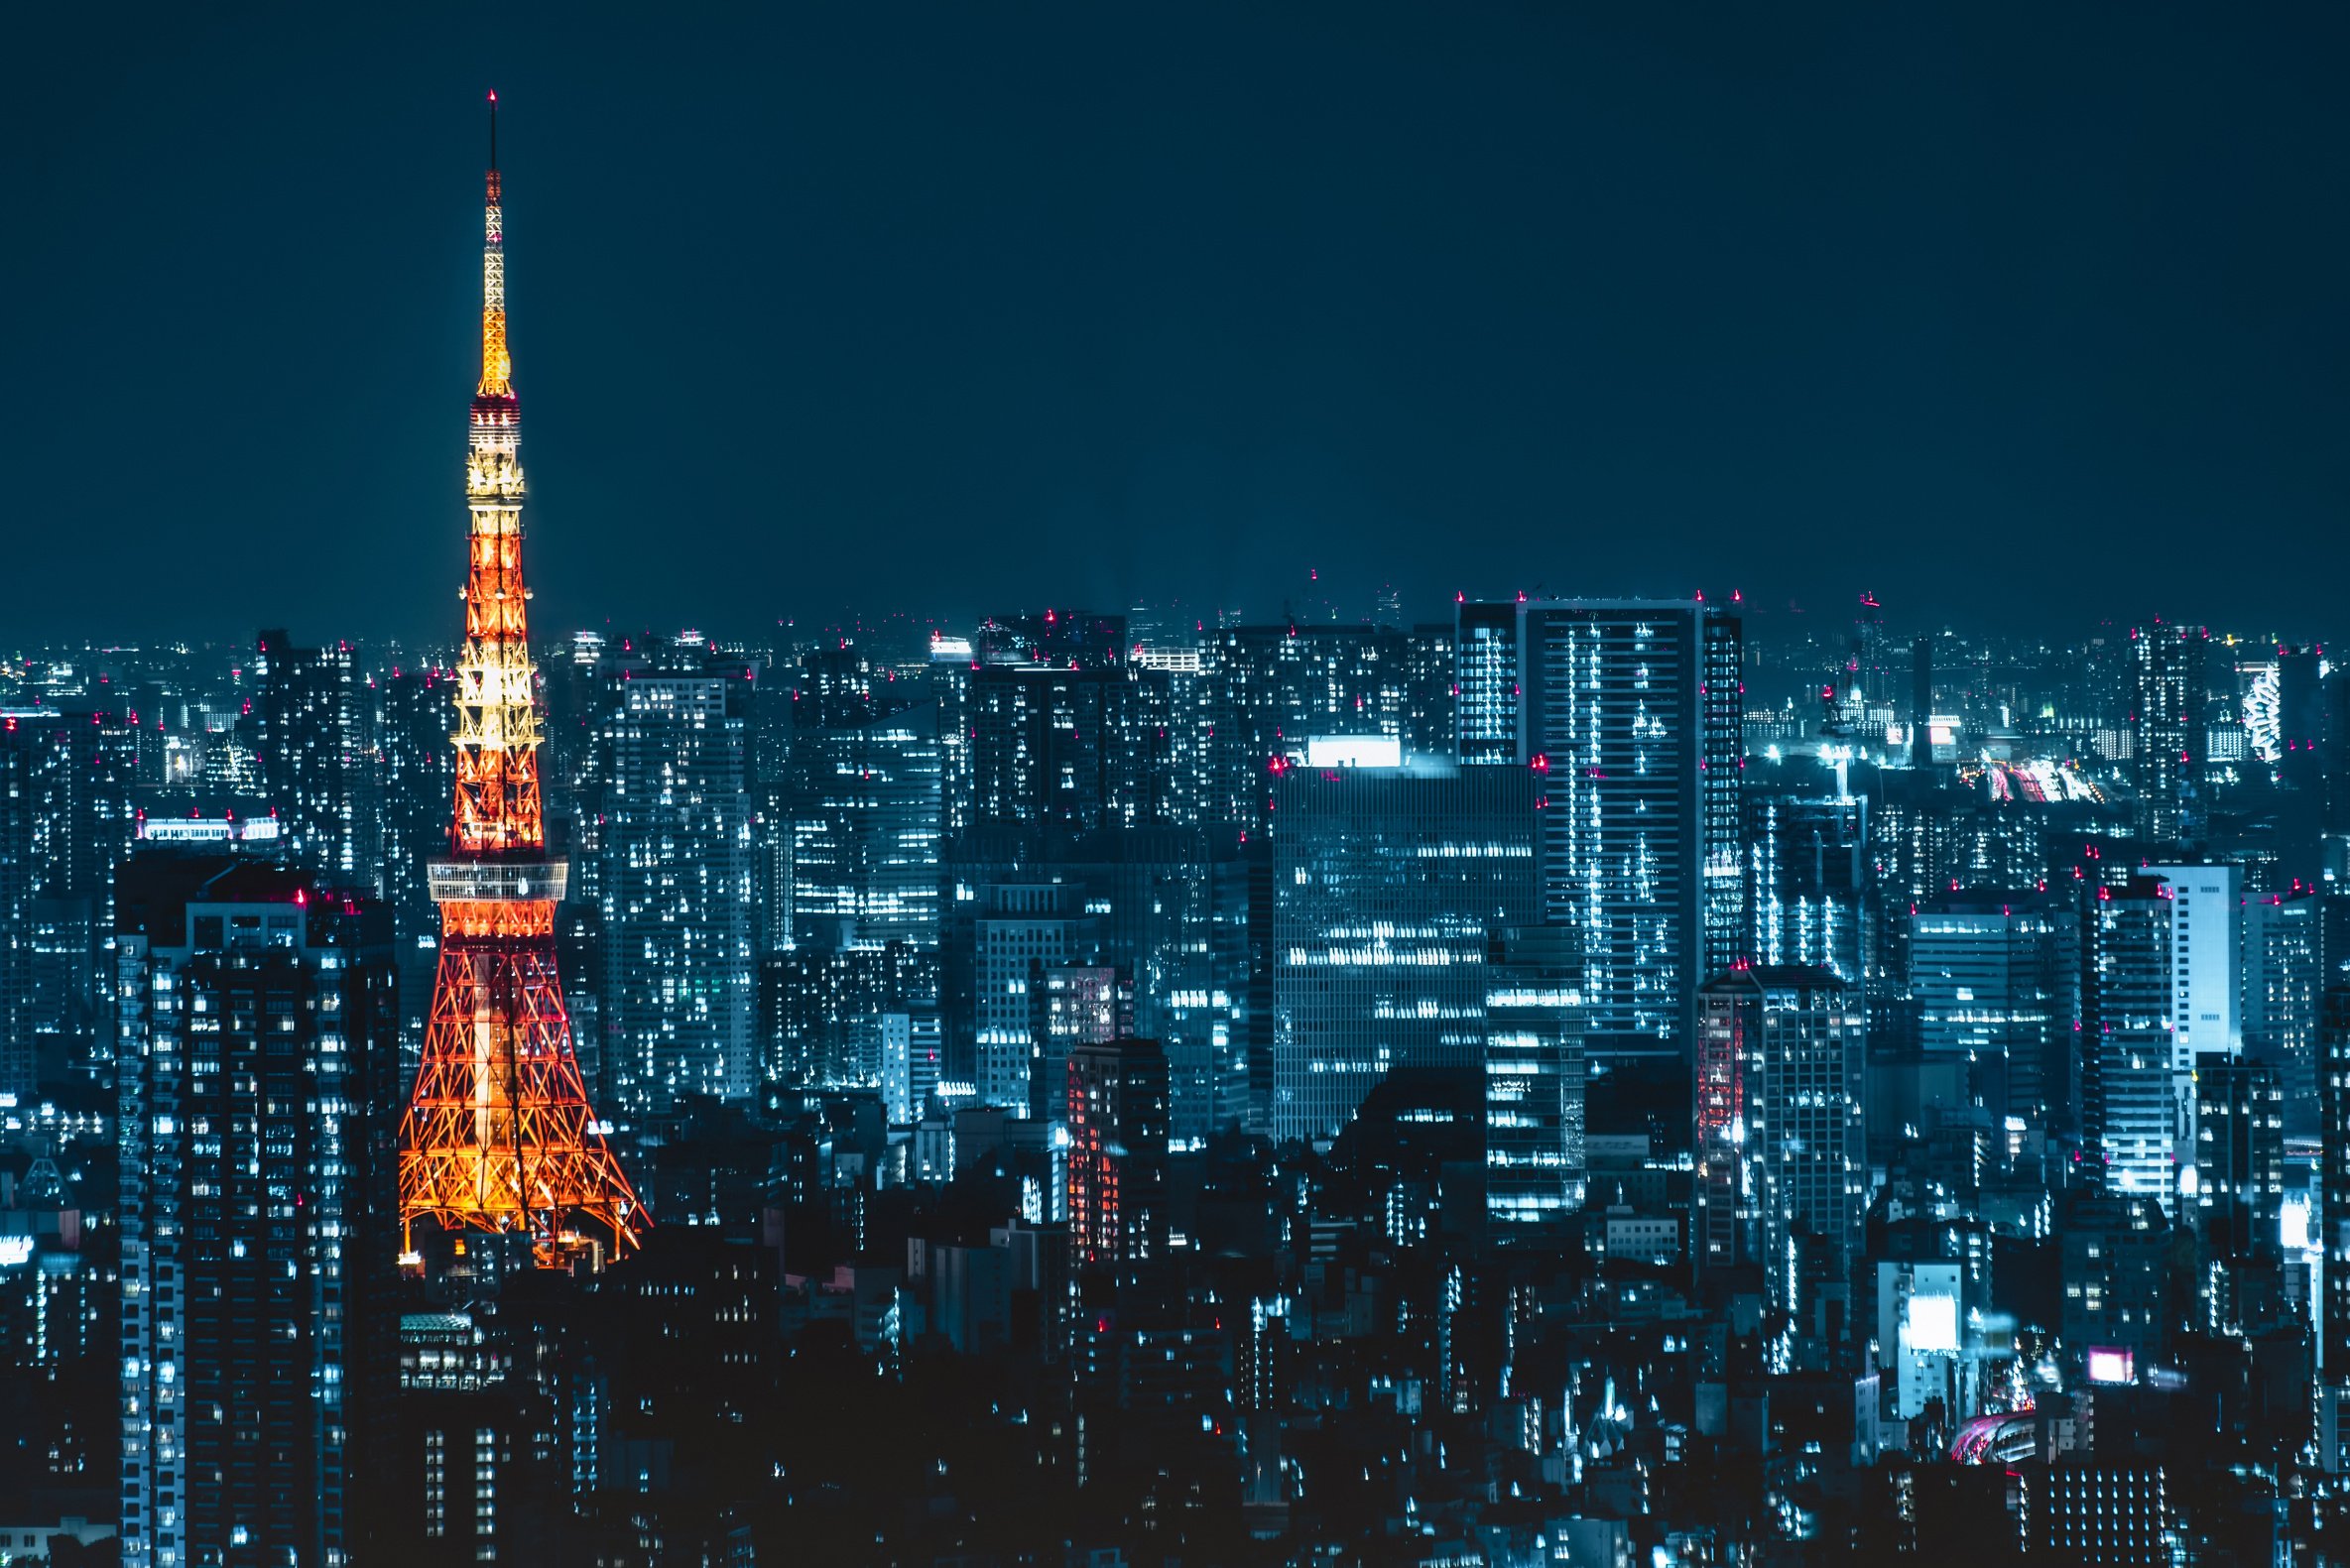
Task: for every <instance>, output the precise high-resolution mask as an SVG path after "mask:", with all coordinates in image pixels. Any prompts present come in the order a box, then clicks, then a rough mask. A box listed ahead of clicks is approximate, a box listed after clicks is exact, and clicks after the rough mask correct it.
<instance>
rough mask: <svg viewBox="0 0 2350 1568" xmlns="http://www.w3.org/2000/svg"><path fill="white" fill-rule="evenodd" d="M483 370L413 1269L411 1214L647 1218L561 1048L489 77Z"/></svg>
mask: <svg viewBox="0 0 2350 1568" xmlns="http://www.w3.org/2000/svg"><path fill="white" fill-rule="evenodd" d="M487 212H488V236H487V242H486V244H485V245H484V247H483V250H482V273H481V284H482V300H481V385H480V387H479V389H478V390H477V392H476V393H475V396H474V399H473V430H472V450H471V454H470V456H469V457H468V459H467V462H466V467H465V504H466V507H467V508H468V510H469V511H470V512H471V514H472V521H471V524H470V527H469V532H468V536H467V543H468V551H469V556H470V562H469V566H468V570H467V573H466V579H465V651H464V654H463V656H462V657H461V658H460V659H459V660H458V662H457V682H456V706H457V727H456V733H455V734H454V735H453V736H452V737H451V740H452V742H453V743H454V746H455V751H456V765H457V798H456V818H455V821H454V822H453V823H452V824H451V826H450V829H449V853H448V856H447V858H446V859H442V860H435V861H433V862H431V863H430V864H429V865H428V866H427V868H426V877H427V882H428V884H429V886H430V887H431V890H432V894H433V902H434V903H436V904H437V905H440V963H439V970H438V972H437V974H436V975H435V976H434V978H433V1011H432V1014H431V1016H430V1018H429V1019H428V1021H427V1024H426V1026H425V1050H424V1059H423V1062H422V1064H421V1065H420V1066H419V1067H418V1070H417V1080H416V1088H415V1090H414V1092H413V1093H412V1094H411V1095H410V1097H409V1102H408V1111H407V1114H406V1115H405V1116H404V1117H402V1118H401V1123H400V1225H401V1235H402V1237H403V1246H404V1247H405V1248H406V1252H405V1254H404V1256H403V1258H402V1263H403V1264H404V1265H406V1266H417V1267H421V1266H422V1259H421V1256H420V1255H419V1254H418V1253H417V1251H416V1247H415V1235H414V1232H415V1226H416V1223H417V1222H418V1221H419V1220H424V1219H436V1220H438V1221H439V1222H440V1224H441V1226H442V1227H443V1228H444V1229H448V1230H457V1229H463V1228H470V1229H475V1230H482V1231H490V1232H496V1233H500V1234H504V1235H510V1236H516V1237H523V1236H527V1237H528V1238H529V1239H530V1246H531V1253H532V1257H533V1260H534V1261H535V1262H536V1263H537V1264H538V1265H539V1266H542V1267H561V1266H567V1265H568V1264H570V1263H571V1262H572V1261H573V1260H574V1259H575V1258H577V1257H580V1256H582V1255H590V1254H592V1253H593V1252H594V1251H595V1250H596V1249H598V1248H600V1247H601V1246H603V1245H604V1243H605V1240H606V1238H607V1236H608V1238H609V1245H610V1249H611V1254H612V1255H614V1256H617V1255H620V1254H623V1253H626V1252H627V1251H629V1250H630V1249H631V1248H632V1247H634V1246H635V1245H636V1244H637V1243H638V1241H639V1239H640V1237H641V1235H642V1233H643V1230H644V1227H645V1225H646V1224H647V1223H648V1217H647V1215H646V1214H645V1211H644V1209H643V1208H642V1207H641V1206H640V1205H639V1204H638V1202H637V1195H636V1192H635V1191H634V1189H632V1188H631V1187H630V1186H629V1184H628V1177H627V1176H625V1175H623V1174H622V1173H621V1169H620V1161H619V1160H617V1159H616V1158H614V1157H613V1155H612V1151H611V1149H609V1148H608V1147H606V1146H605V1144H604V1139H603V1135H602V1134H601V1133H600V1132H599V1131H598V1130H597V1125H596V1121H595V1117H594V1114H593V1113H592V1112H591V1111H590V1110H589V1108H588V1104H587V1089H586V1085H585V1084H584V1083H583V1082H582V1081H581V1079H580V1076H579V1063H578V1060H577V1058H576V1057H574V1056H573V1055H572V1052H571V1025H570V1018H569V1015H568V1014H567V1013H566V1012H565V1010H564V1008H563V991H562V981H561V979H560V977H559V976H558V975H557V971H556V957H555V906H556V905H557V904H558V903H559V902H561V900H562V897H563V886H564V878H565V873H566V871H567V869H568V868H567V867H566V865H565V863H564V862H562V861H560V860H555V859H550V858H549V856H548V854H547V829H546V819H545V815H544V813H543V811H542V808H541V803H540V792H539V742H540V738H541V733H540V715H539V701H538V689H537V687H538V668H537V666H536V665H535V664H534V663H532V660H531V653H530V646H529V640H528V622H527V617H526V614H525V608H526V606H527V604H528V602H529V600H530V592H529V590H528V589H526V588H524V586H523V579H522V502H523V480H522V464H521V462H520V460H519V453H520V445H519V438H520V430H521V417H520V405H519V404H518V403H517V402H516V400H515V396H514V385H513V380H512V373H513V362H512V359H511V358H510V356H509V355H508V353H507V349H506V255H505V245H504V236H503V233H502V225H501V220H500V216H499V210H498V95H497V94H496V93H492V94H490V167H489V196H488V202H487Z"/></svg>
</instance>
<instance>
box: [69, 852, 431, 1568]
mask: <svg viewBox="0 0 2350 1568" xmlns="http://www.w3.org/2000/svg"><path fill="white" fill-rule="evenodd" d="M117 942H118V955H117V956H118V971H119V975H118V988H117V992H116V995H117V997H118V999H119V1010H120V1011H119V1029H118V1042H117V1057H118V1062H119V1072H118V1089H117V1106H118V1114H119V1124H118V1125H119V1127H120V1129H121V1157H122V1197H121V1222H122V1236H123V1241H122V1282H123V1294H122V1333H123V1360H122V1399H123V1404H122V1412H123V1445H122V1468H121V1481H122V1488H121V1492H122V1500H123V1512H122V1525H121V1530H122V1542H123V1560H124V1561H125V1562H126V1563H135V1564H140V1565H154V1568H175V1565H179V1564H198V1563H219V1562H235V1561H240V1560H259V1559H258V1557H257V1556H256V1555H255V1554H256V1553H257V1552H259V1551H260V1550H262V1549H265V1548H266V1549H268V1550H269V1551H271V1552H273V1553H276V1554H277V1556H276V1560H279V1561H298V1562H303V1563H326V1562H332V1561H338V1560H340V1554H341V1552H342V1551H343V1549H344V1532H345V1528H346V1519H347V1515H348V1512H349V1509H350V1506H351V1496H350V1494H351V1490H352V1488H353V1487H354V1486H355V1485H356V1484H357V1483H358V1481H359V1479H360V1477H361V1476H362V1475H363V1474H364V1470H365V1466H364V1464H363V1463H362V1462H361V1459H360V1456H361V1453H362V1451H363V1448H364V1444H365V1441H366V1435H367V1426H366V1421H367V1418H368V1416H369V1415H370V1414H371V1413H374V1412H368V1411H364V1410H362V1409H360V1408H358V1407H357V1405H358V1403H359V1396H360V1391H361V1389H362V1387H363V1373H364V1371H365V1367H366V1364H367V1362H368V1361H369V1358H370V1357H371V1356H377V1355H380V1353H381V1351H382V1350H383V1348H384V1347H383V1344H382V1343H381V1341H382V1338H383V1335H384V1334H386V1333H388V1332H389V1321H390V1320H389V1317H388V1315H387V1314H388V1305H387V1303H386V1302H385V1300H384V1296H383V1292H382V1290H381V1288H380V1284H381V1281H382V1278H383V1276H384V1275H386V1274H388V1273H389V1268H390V1261H391V1253H392V1251H393V1249H394V1247H395V1246H396V1245H397V1243H396V1240H395V1237H396V1231H395V1223H394V1215H393V1206H392V1184H391V1170H390V1158H389V1155H390V1148H389V1144H388V1140H386V1139H385V1138H384V1134H385V1132H386V1131H388V1129H389V1127H390V1113H391V1110H392V1106H393V1103H394V1097H395V1095H396V1093H397V1090H396V1088H395V1084H396V1079H395V1078H394V1076H393V1074H394V1072H395V1071H396V1066H395V1060H396V1058H395V1054H394V1053H395V1050H396V1037H397V1032H396V1031H397V1020H396V1013H395V988H396V984H397V981H396V977H395V975H394V973H393V970H392V966H391V952H390V929H389V922H388V921H387V920H386V919H385V917H384V915H383V912H382V911H381V910H380V909H379V908H376V907H374V906H371V905H364V904H359V903H353V902H350V901H347V900H345V899H343V898H341V897H333V896H327V895H324V894H322V893H320V892H319V890H318V889H317V888H316V887H314V886H313V885H312V883H311V882H310V880H309V877H308V876H307V875H306V874H303V873H300V872H296V871H290V870H284V869H281V868H278V867H275V866H271V865H267V864H264V863H260V862H256V861H251V860H246V859H242V858H239V857H235V856H217V855H180V854H175V853H171V852H155V851H151V852H148V853H145V854H142V855H140V856H138V857H137V858H135V859H133V860H131V861H129V862H126V863H125V865H124V867H123V870H122V875H121V899H120V912H119V915H118V921H117Z"/></svg>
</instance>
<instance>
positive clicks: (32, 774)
mask: <svg viewBox="0 0 2350 1568" xmlns="http://www.w3.org/2000/svg"><path fill="white" fill-rule="evenodd" d="M138 748H139V736H138V735H137V733H136V730H135V726H134V725H133V724H132V723H131V722H130V720H129V718H128V716H127V715H126V714H122V713H118V712H115V711H112V710H99V711H92V710H87V709H73V710H67V709H61V708H55V707H47V706H42V707H29V708H14V709H7V710H4V711H0V1091H4V1092H9V1093H14V1094H17V1095H19V1096H22V1097H24V1098H25V1099H28V1100H29V1099H30V1098H31V1097H32V1095H33V1093H34V1091H35V1088H36V1086H37V1085H38V1084H39V1083H40V1082H41V1081H42V1080H43V1079H44V1078H46V1077H54V1076H59V1075H62V1076H65V1077H78V1078H81V1079H83V1080H84V1081H90V1080H96V1081H100V1082H102V1081H103V1080H104V1077H105V1074H106V1071H107V1064H108V1063H109V1062H111V1061H112V1059H113V1041H112V1039H111V1037H110V1035H109V1033H108V1031H107V1030H106V1028H105V1026H104V1018H105V1008H104V999H105V996H106V994H107V993H108V992H109V991H110V990H111V988H112V984H111V975H110V973H109V972H108V969H107V957H106V947H107V942H108V938H109V936H110V935H111V932H112V928H113V908H114V905H113V897H114V866H115V863H116V862H117V861H119V860H120V859H121V858H122V857H123V856H125V855H127V854H129V853H130V848H131V843H132V839H133V836H134V834H135V832H136V830H137V826H138V824H137V819H136V808H135V806H134V803H133V790H132V786H133V782H134V780H135V779H136V777H137V770H138Z"/></svg>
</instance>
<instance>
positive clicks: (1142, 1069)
mask: <svg viewBox="0 0 2350 1568" xmlns="http://www.w3.org/2000/svg"><path fill="white" fill-rule="evenodd" d="M1065 1083H1066V1086H1067V1102H1066V1106H1065V1108H1064V1110H1063V1116H1064V1118H1065V1120H1066V1122H1067V1126H1068V1134H1069V1155H1068V1177H1067V1180H1068V1217H1069V1219H1068V1224H1069V1249H1070V1261H1071V1262H1072V1263H1073V1264H1075V1265H1076V1266H1080V1267H1083V1266H1094V1265H1116V1264H1126V1265H1132V1264H1142V1263H1148V1262H1150V1261H1151V1260H1153V1259H1154V1258H1157V1257H1159V1256H1160V1255H1161V1253H1163V1252H1164V1251H1165V1249H1166V1247H1167V1223H1168V1216H1167V1191H1166V1188H1167V1139H1168V1130H1167V1057H1166V1055H1165V1054H1164V1053H1162V1052H1161V1051H1160V1049H1159V1042H1158V1041H1156V1040H1147V1039H1117V1040H1098V1041H1086V1042H1083V1043H1079V1044H1076V1045H1072V1046H1071V1047H1070V1050H1069V1055H1068V1067H1067V1070H1066V1075H1065Z"/></svg>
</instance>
